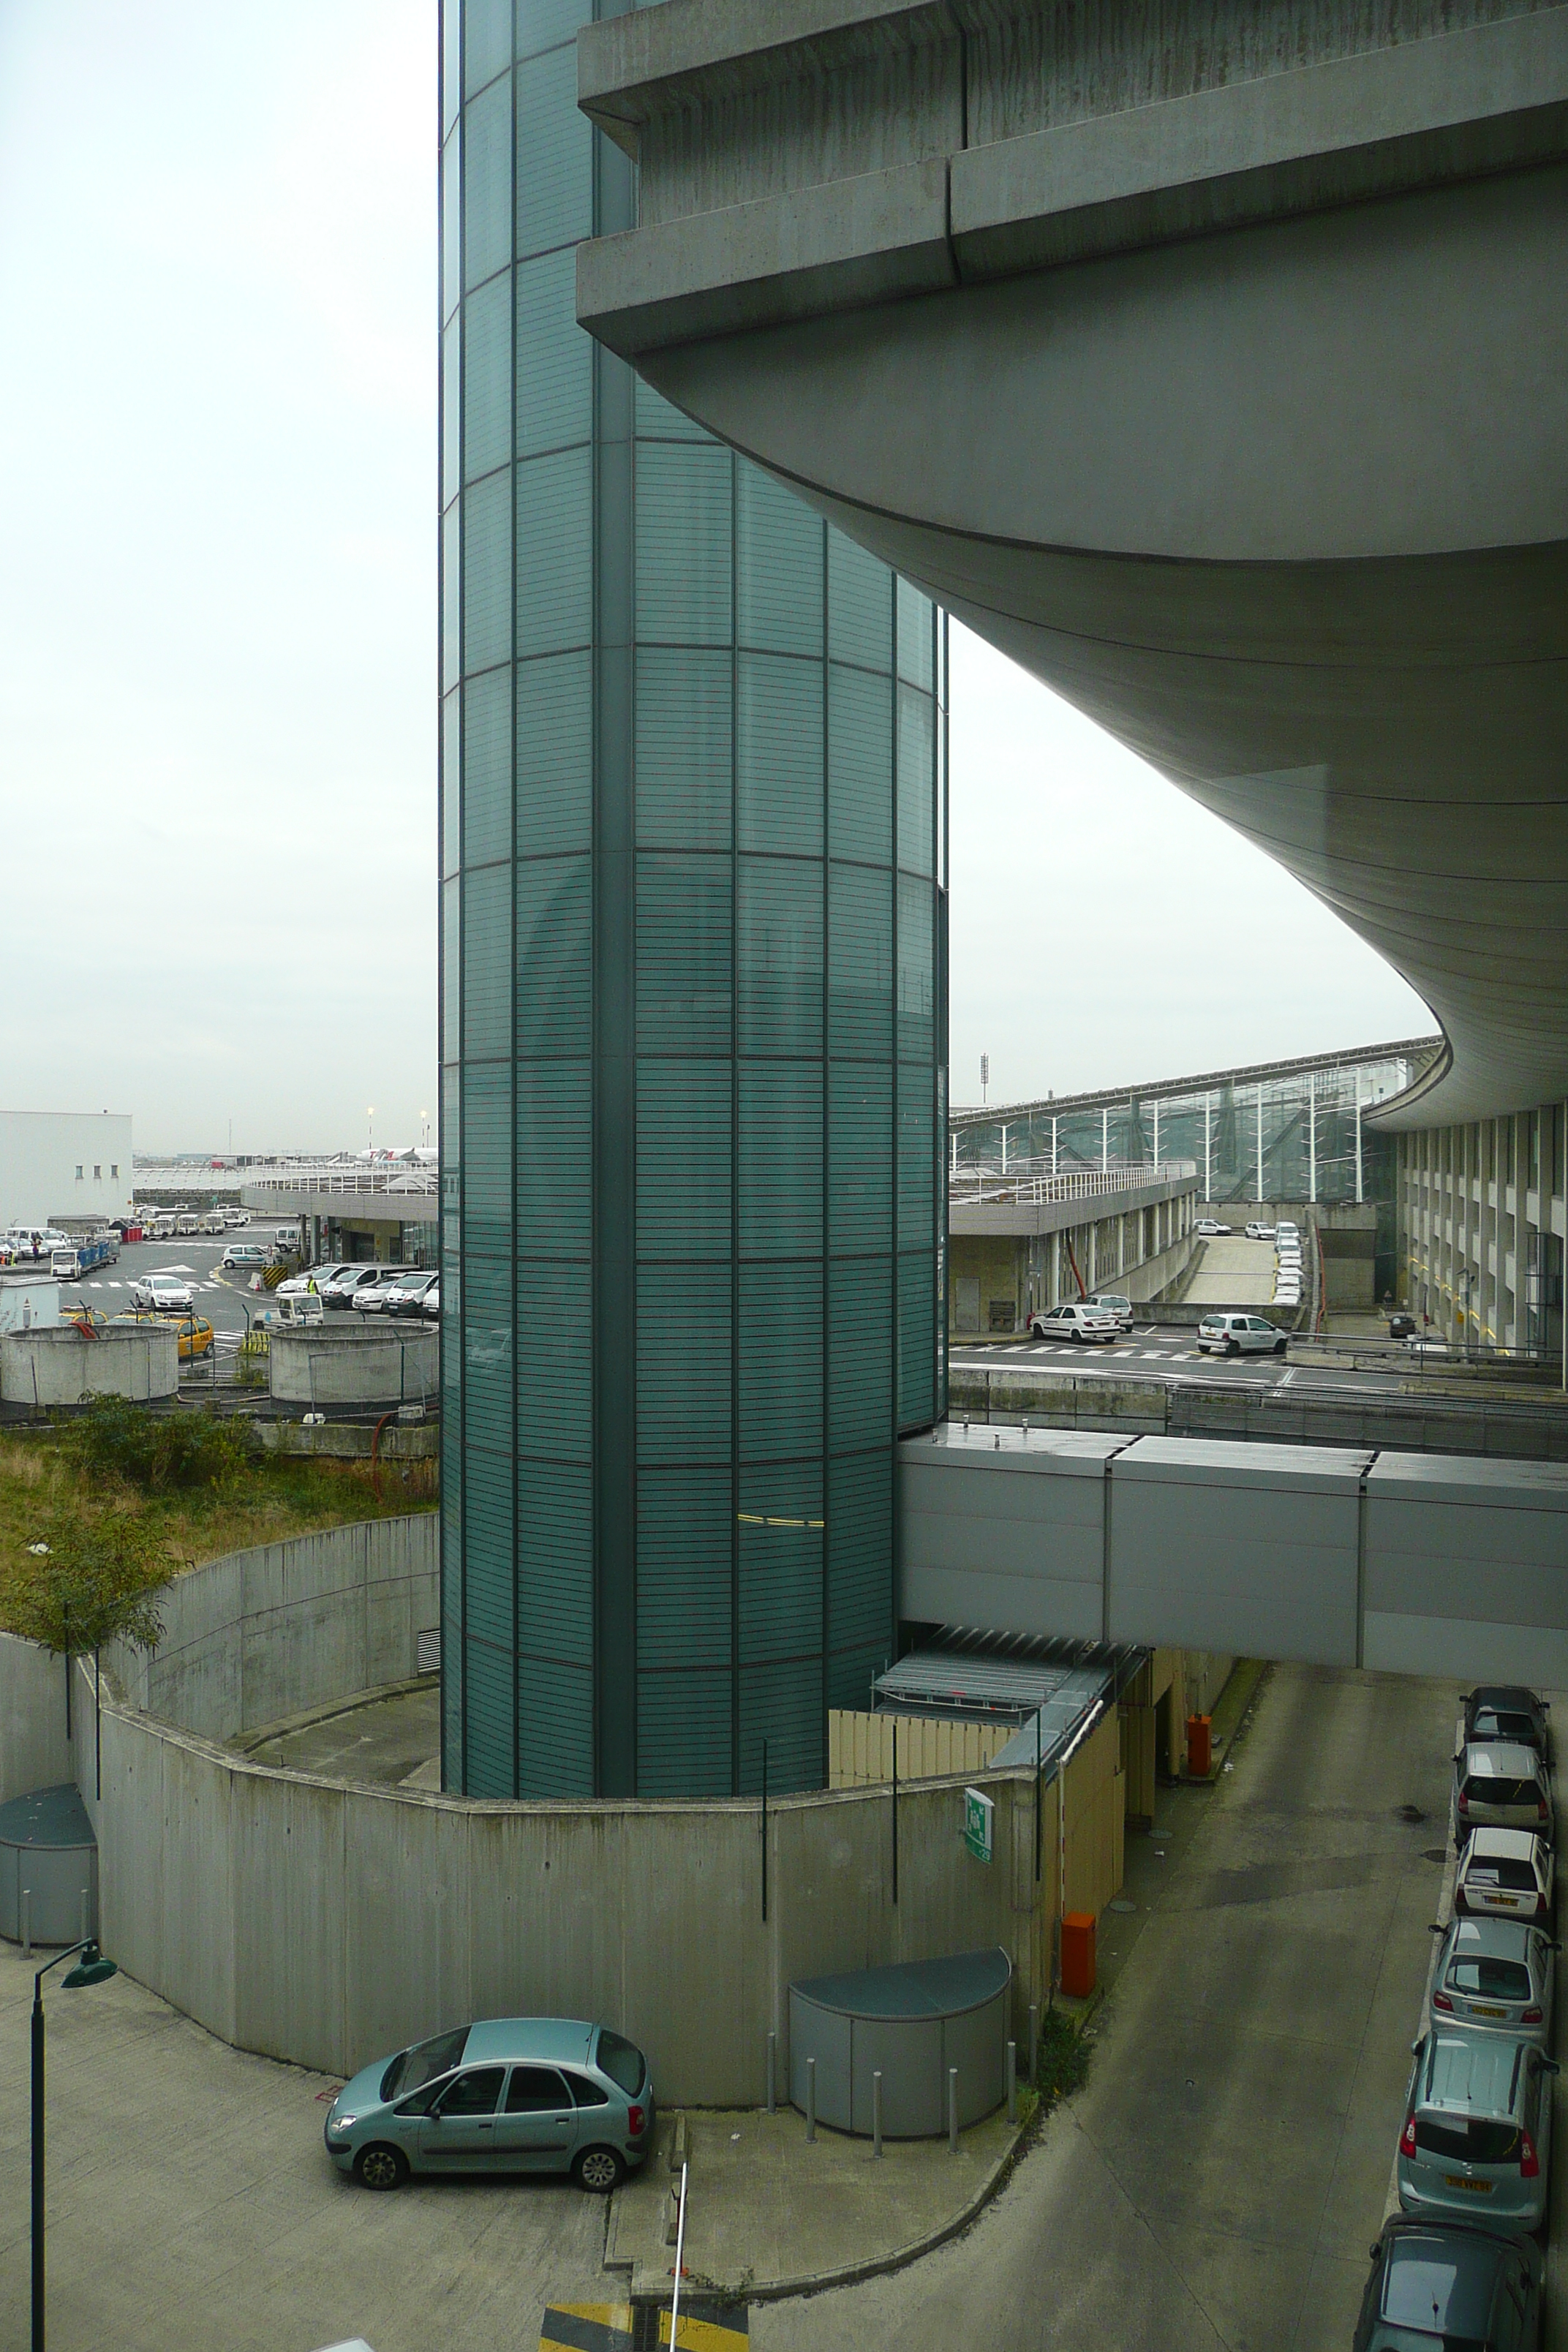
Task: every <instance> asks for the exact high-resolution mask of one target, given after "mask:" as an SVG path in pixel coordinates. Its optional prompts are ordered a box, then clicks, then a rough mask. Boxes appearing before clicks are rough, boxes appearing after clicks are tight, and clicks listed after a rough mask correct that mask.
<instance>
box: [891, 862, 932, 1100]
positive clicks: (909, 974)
mask: <svg viewBox="0 0 1568 2352" xmlns="http://www.w3.org/2000/svg"><path fill="white" fill-rule="evenodd" d="M935 897H936V894H935V892H934V891H933V889H932V887H931V884H930V883H929V882H922V881H920V880H918V879H917V878H916V877H914V876H913V875H910V874H900V877H899V1052H900V1055H903V1056H905V1057H906V1058H909V1059H912V1060H921V1061H930V1060H931V1056H932V1055H933V1054H934V1052H935V1050H936V941H935V936H934V922H933V917H934V912H935Z"/></svg>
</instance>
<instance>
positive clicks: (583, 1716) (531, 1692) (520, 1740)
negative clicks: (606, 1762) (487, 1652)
mask: <svg viewBox="0 0 1568 2352" xmlns="http://www.w3.org/2000/svg"><path fill="white" fill-rule="evenodd" d="M517 1679H518V1702H519V1707H518V1723H517V1793H518V1795H519V1796H520V1797H535V1798H537V1797H591V1796H592V1795H593V1793H594V1672H593V1668H592V1667H591V1666H571V1665H563V1664H561V1662H560V1661H559V1660H558V1659H556V1658H552V1657H549V1656H535V1657H529V1656H526V1655H525V1657H524V1659H523V1660H522V1663H521V1665H520V1666H519V1669H518V1678H517ZM475 1794H476V1795H478V1794H479V1791H478V1790H476V1791H475Z"/></svg>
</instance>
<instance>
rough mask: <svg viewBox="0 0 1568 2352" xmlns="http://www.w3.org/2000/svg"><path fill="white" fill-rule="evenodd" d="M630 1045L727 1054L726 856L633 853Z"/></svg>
mask: <svg viewBox="0 0 1568 2352" xmlns="http://www.w3.org/2000/svg"><path fill="white" fill-rule="evenodd" d="M730 909H731V887H730V861H729V859H728V858H727V857H684V858H678V857H668V856H657V855H647V854H645V855H643V856H639V857H638V859H637V1051H638V1052H639V1053H644V1054H647V1053H667V1054H703V1053H707V1054H728V1053H729V1051H730V1046H731V912H730Z"/></svg>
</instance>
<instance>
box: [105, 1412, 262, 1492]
mask: <svg viewBox="0 0 1568 2352" xmlns="http://www.w3.org/2000/svg"><path fill="white" fill-rule="evenodd" d="M61 1451H62V1452H63V1453H64V1454H66V1456H67V1458H68V1460H70V1461H72V1462H74V1463H75V1464H76V1465H77V1466H78V1467H79V1469H82V1470H85V1471H87V1472H88V1473H89V1474H94V1473H96V1474H97V1475H99V1476H100V1477H101V1476H109V1477H113V1478H120V1479H122V1480H123V1481H124V1483H125V1484H126V1486H134V1487H135V1488H136V1489H137V1491H138V1492H139V1493H140V1494H143V1495H167V1494H174V1493H176V1492H178V1491H180V1490H182V1489H186V1490H188V1489H190V1488H192V1487H201V1486H209V1487H217V1488H225V1487H231V1486H233V1485H234V1483H235V1481H236V1480H237V1478H238V1477H239V1475H241V1473H242V1472H243V1471H244V1470H245V1468H246V1467H247V1464H248V1462H249V1460H250V1454H251V1444H250V1435H249V1432H248V1430H247V1428H246V1426H245V1425H244V1423H240V1422H237V1421H219V1420H218V1419H217V1417H216V1414H214V1413H207V1412H149V1411H148V1409H147V1407H146V1406H145V1405H144V1404H132V1402H131V1400H130V1399H129V1398H128V1397H113V1396H110V1397H95V1398H94V1399H93V1401H92V1402H91V1403H90V1404H89V1406H88V1407H87V1409H86V1411H85V1412H83V1413H82V1414H81V1415H80V1416H79V1419H78V1420H76V1421H74V1422H73V1423H71V1426H70V1428H69V1429H68V1431H67V1433H66V1435H65V1438H64V1440H63V1442H62V1446H61Z"/></svg>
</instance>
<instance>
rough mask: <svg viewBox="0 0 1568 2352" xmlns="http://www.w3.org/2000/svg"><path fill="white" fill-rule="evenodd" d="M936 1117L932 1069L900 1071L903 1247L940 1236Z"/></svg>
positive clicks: (923, 1243)
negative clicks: (937, 1207) (933, 1107)
mask: <svg viewBox="0 0 1568 2352" xmlns="http://www.w3.org/2000/svg"><path fill="white" fill-rule="evenodd" d="M936 1148H937V1134H936V1121H935V1118H934V1117H933V1116H932V1110H931V1072H930V1071H929V1070H916V1069H911V1068H910V1067H909V1066H908V1065H906V1066H904V1068H903V1069H901V1070H900V1073H899V1247H900V1249H921V1248H924V1247H926V1246H928V1245H933V1244H934V1243H935V1238H936Z"/></svg>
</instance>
